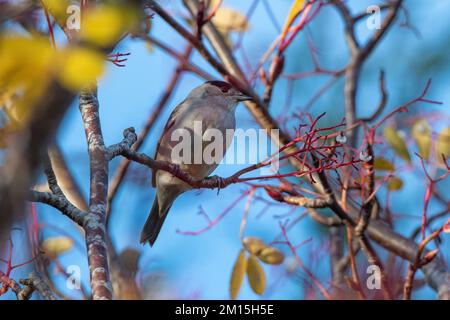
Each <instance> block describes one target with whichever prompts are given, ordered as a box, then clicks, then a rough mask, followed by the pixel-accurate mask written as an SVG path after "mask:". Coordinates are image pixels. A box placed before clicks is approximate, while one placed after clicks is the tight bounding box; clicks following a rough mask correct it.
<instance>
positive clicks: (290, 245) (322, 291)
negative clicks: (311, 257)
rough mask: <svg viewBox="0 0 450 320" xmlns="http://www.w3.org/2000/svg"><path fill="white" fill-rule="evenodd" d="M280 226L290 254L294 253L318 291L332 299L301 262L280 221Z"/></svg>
mask: <svg viewBox="0 0 450 320" xmlns="http://www.w3.org/2000/svg"><path fill="white" fill-rule="evenodd" d="M280 228H281V232H282V233H283V236H284V238H285V240H286V243H285V244H286V245H288V246H289V249H291V251H292V254H293V255H294V258H295V260H296V261H297V263H298V265H299V266H300V268H302V270H303V271H304V272H305V273H306V274H307V275H308V277H309V278H310V279H311V281H312V282H313V283H314V285H315V286H316V287H317V288H318V289H319V291H320V292H321V293H322V295H323V296H324V297H325V298H326V299H327V300H333V298H332V296H331V294H330V293H329V292H328V290H327V289H325V287H324V286H323V285H322V284H321V283H320V281H319V280H318V279H317V278H316V277H315V276H314V274H313V273H312V272H311V271H309V270H308V268H306V267H305V265H304V264H303V262H302V260H301V259H300V257H299V255H298V254H297V248H298V247H297V246H294V245H293V244H292V243H291V242H290V240H289V237H288V235H287V231H286V227H285V226H284V225H283V224H282V223H280Z"/></svg>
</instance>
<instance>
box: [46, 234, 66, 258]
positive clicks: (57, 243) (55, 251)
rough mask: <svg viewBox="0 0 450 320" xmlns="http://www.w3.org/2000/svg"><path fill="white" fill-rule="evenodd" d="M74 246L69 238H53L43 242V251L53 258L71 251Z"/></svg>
mask: <svg viewBox="0 0 450 320" xmlns="http://www.w3.org/2000/svg"><path fill="white" fill-rule="evenodd" d="M72 246H73V241H72V239H70V238H68V237H52V238H47V239H45V240H44V241H43V242H42V249H44V251H45V253H47V254H48V255H49V256H50V257H52V258H55V257H57V256H59V255H61V254H63V253H64V252H66V251H69V250H70V249H71V248H72Z"/></svg>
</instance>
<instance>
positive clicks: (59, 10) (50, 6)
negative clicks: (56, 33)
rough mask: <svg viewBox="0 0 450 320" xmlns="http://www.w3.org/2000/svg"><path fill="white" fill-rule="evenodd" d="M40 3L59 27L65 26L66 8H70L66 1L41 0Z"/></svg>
mask: <svg viewBox="0 0 450 320" xmlns="http://www.w3.org/2000/svg"><path fill="white" fill-rule="evenodd" d="M42 3H43V5H44V6H45V8H46V9H47V11H48V12H49V13H50V14H51V15H52V16H53V18H55V20H57V21H58V23H59V24H60V25H64V24H65V22H66V18H67V8H68V7H69V6H70V2H69V1H68V0H42Z"/></svg>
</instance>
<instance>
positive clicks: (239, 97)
mask: <svg viewBox="0 0 450 320" xmlns="http://www.w3.org/2000/svg"><path fill="white" fill-rule="evenodd" d="M235 97H236V100H237V101H239V102H242V101H249V100H253V98H252V97H250V96H247V95H245V94H242V93H241V94H239V95H236V96H235Z"/></svg>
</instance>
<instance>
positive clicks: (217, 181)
mask: <svg viewBox="0 0 450 320" xmlns="http://www.w3.org/2000/svg"><path fill="white" fill-rule="evenodd" d="M207 179H208V181H211V184H212V185H214V186H217V194H219V191H220V189H221V188H223V187H225V179H224V178H222V177H219V176H210V177H208V178H207Z"/></svg>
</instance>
